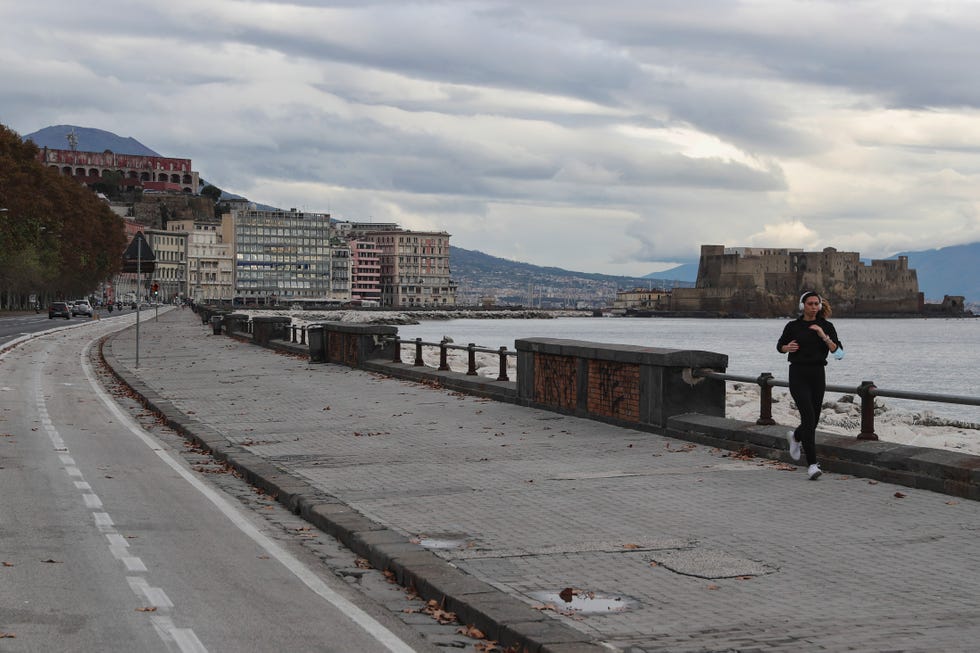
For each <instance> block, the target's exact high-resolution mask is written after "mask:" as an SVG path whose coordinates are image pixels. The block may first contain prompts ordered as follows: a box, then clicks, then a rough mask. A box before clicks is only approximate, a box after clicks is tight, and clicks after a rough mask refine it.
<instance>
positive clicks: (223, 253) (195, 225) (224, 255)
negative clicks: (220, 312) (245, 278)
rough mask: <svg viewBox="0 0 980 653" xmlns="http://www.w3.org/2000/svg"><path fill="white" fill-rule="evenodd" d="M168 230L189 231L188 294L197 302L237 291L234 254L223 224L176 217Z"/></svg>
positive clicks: (184, 291) (186, 291)
mask: <svg viewBox="0 0 980 653" xmlns="http://www.w3.org/2000/svg"><path fill="white" fill-rule="evenodd" d="M167 229H168V230H170V231H175V232H182V233H185V234H187V255H186V258H187V269H186V274H185V279H186V285H185V287H184V289H183V293H184V296H185V297H189V298H190V299H193V300H194V301H195V302H208V301H212V300H218V299H230V298H231V297H232V296H233V294H234V286H233V277H234V270H235V265H234V254H233V252H232V248H231V243H226V242H223V238H222V235H221V229H220V225H218V224H215V223H213V222H196V221H193V220H174V221H172V222H169V223H167Z"/></svg>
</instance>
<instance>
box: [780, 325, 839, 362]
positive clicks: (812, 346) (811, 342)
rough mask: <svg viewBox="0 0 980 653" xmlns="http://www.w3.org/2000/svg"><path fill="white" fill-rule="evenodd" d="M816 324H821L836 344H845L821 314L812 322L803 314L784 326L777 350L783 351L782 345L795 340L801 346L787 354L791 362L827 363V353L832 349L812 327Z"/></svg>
mask: <svg viewBox="0 0 980 653" xmlns="http://www.w3.org/2000/svg"><path fill="white" fill-rule="evenodd" d="M814 324H818V325H820V328H821V329H823V332H824V333H825V334H827V337H828V338H830V339H831V340H833V341H834V344H836V345H837V346H838V347H843V346H844V345H842V344H841V341H840V340H839V339H838V338H837V330H836V329H835V328H834V325H833V324H831V323H830V322H828V321H827V320H825V319H823V318H822V317H819V316H818V317H817V319H816V320H814V321H812V322H807V321H806V320H804V319H803V317H802V316H801V317H798V318H796V319H795V320H793V321H792V322H789V323H787V324H786V327H785V328H783V335H781V336H779V341H778V342H776V351H778V352H779V353H783V352H782V349H781V347H782V346H783V345H786V344H789V343H790V341H792V340H795V341H796V343H797V344H798V345H799V346H800V348H799V349H797V350H796V351H793V352H790V353H789V354H787V357H788V358H789V362H790V363H797V364H800V365H826V364H827V354H829V353H830V349H829V348H828V347H827V344H826V343H825V342H824V341H823V340H821V339H820V336H819V335H817V332H816V331H813V330H812V329H810V327H811V326H812V325H814Z"/></svg>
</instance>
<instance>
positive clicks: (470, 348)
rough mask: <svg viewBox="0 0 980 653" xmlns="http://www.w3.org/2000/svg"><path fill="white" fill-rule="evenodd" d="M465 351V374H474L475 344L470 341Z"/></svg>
mask: <svg viewBox="0 0 980 653" xmlns="http://www.w3.org/2000/svg"><path fill="white" fill-rule="evenodd" d="M466 351H467V353H468V354H469V356H468V359H469V365H468V366H467V370H466V374H467V375H468V376H476V345H475V344H474V343H472V342H471V343H470V344H468V345H466Z"/></svg>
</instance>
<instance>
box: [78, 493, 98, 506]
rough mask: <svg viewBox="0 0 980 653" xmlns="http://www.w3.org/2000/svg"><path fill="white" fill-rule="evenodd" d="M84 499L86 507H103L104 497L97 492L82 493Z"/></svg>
mask: <svg viewBox="0 0 980 653" xmlns="http://www.w3.org/2000/svg"><path fill="white" fill-rule="evenodd" d="M82 499H83V500H84V501H85V507H86V508H101V507H102V499H100V498H99V495H97V494H90V493H86V494H83V495H82Z"/></svg>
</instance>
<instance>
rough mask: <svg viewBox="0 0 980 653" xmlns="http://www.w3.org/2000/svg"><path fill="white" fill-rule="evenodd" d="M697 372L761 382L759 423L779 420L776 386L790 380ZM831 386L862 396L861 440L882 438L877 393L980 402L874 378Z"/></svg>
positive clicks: (830, 388)
mask: <svg viewBox="0 0 980 653" xmlns="http://www.w3.org/2000/svg"><path fill="white" fill-rule="evenodd" d="M694 376H696V377H701V378H706V379H717V380H720V381H741V382H743V383H755V384H757V385H758V386H759V419H757V420H756V421H755V423H756V424H759V425H760V426H763V425H771V424H775V423H776V422H775V420H773V418H772V389H773V388H774V387H780V388H788V387H789V381H782V380H780V379H777V378H775V377H773V375H772V374H771V373H769V372H763V373H762V374H760V375H759V376H757V377H751V376H741V375H738V374H725V373H724V372H714V371H712V370H694ZM827 390H828V391H830V392H842V393H847V394H851V393H853V394H856V395H857V396H858V397H860V398H861V432H860V433H858V436H857V439H858V440H877V439H878V435H877V434H876V433H875V397H892V398H895V399H912V400H916V401H934V402H937V403H945V404H962V405H967V406H980V397H964V396H958V395H946V394H936V393H930V392H908V391H905V390H885V389H883V388H879V387H878V386H876V385H875V384H874V381H862V382H861V384H860V385H858V386H845V385H828V386H827Z"/></svg>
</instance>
